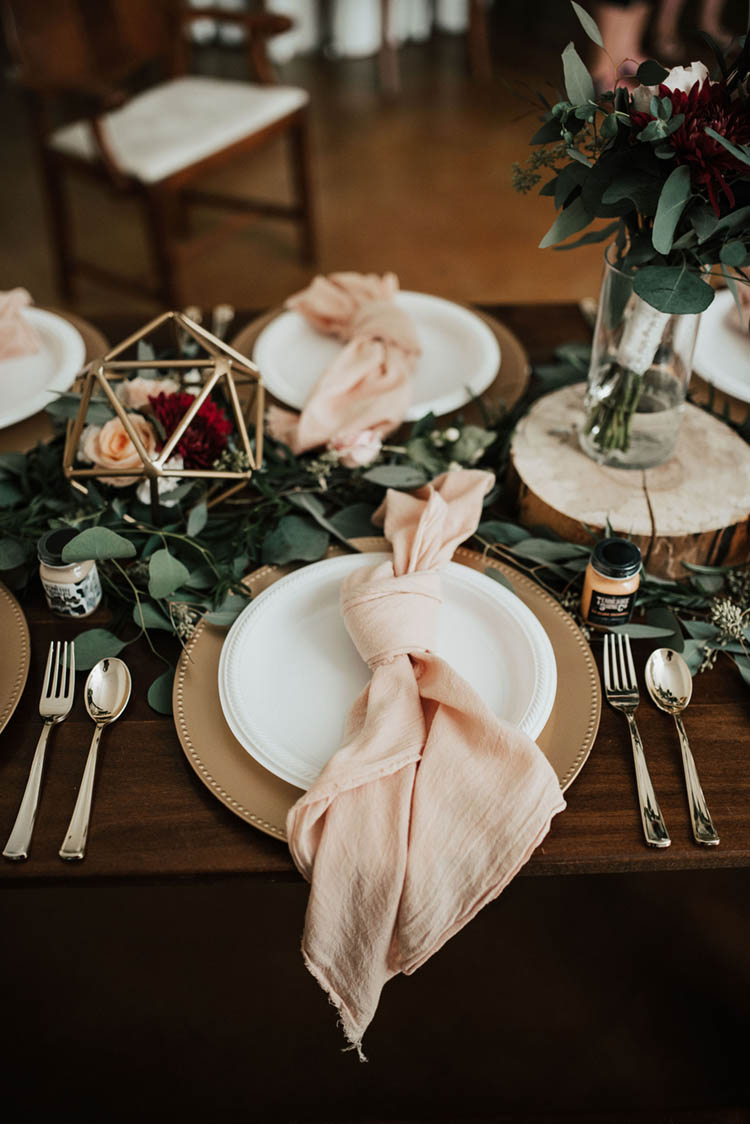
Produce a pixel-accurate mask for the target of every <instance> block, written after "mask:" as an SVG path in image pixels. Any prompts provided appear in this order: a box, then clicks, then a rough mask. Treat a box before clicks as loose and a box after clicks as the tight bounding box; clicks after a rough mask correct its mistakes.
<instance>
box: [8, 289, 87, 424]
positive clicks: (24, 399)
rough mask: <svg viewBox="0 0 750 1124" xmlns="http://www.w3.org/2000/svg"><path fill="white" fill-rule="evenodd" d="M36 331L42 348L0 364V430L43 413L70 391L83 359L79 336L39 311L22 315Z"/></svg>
mask: <svg viewBox="0 0 750 1124" xmlns="http://www.w3.org/2000/svg"><path fill="white" fill-rule="evenodd" d="M22 316H24V317H25V318H26V319H27V320H28V321H29V323H30V324H31V325H32V327H33V328H34V329H35V330H36V332H37V334H38V336H39V339H40V340H41V347H40V349H39V351H36V352H34V354H33V355H23V356H20V357H19V358H17V359H4V360H3V361H2V362H1V363H0V403H1V405H0V429H5V427H6V426H9V425H15V423H16V422H19V421H23V419H24V418H30V417H31V415H32V414H36V413H38V412H39V410H43V409H44V407H45V406H47V405H48V404H49V403H50V402H51V401H52V400H53V399H54V398H55V397H56V395H57V394H58V393H62V392H63V391H65V390H69V389H70V387H71V386H72V385H73V380H74V379H75V377H76V375H77V374H78V372H79V371H80V369H81V367H82V366H83V364H84V361H85V358H86V345H85V344H84V342H83V338H82V336H81V333H80V332H79V331H77V329H76V328H74V327H73V325H72V324H69V323H68V321H67V320H63V318H62V316H56V315H55V313H54V312H46V311H45V310H44V309H42V308H26V309H24V310H23V312H22Z"/></svg>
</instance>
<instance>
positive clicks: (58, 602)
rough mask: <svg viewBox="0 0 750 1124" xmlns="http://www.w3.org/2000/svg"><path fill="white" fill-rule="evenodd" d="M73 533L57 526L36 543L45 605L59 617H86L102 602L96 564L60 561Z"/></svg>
mask: <svg viewBox="0 0 750 1124" xmlns="http://www.w3.org/2000/svg"><path fill="white" fill-rule="evenodd" d="M77 534H78V531H76V530H74V529H73V528H72V527H61V528H59V529H58V530H56V531H47V532H46V533H45V534H43V535H42V537H41V538H40V540H39V542H38V543H37V554H38V556H39V577H40V578H41V580H42V588H43V589H44V595H45V597H46V598H47V604H48V605H49V607H50V609H51V610H52V612H53V613H59V615H60V616H62V617H87V616H88V615H89V614H90V613H93V611H94V609H95V608H96V607H97V605H98V604H99V602H100V601H101V599H102V585H101V582H100V580H99V571H98V570H97V568H96V562H93V561H86V562H63V557H62V551H63V547H64V546H65V544H66V543H69V542H70V540H71V539H74V538H75V537H76V535H77Z"/></svg>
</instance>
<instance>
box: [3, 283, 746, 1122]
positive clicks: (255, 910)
mask: <svg viewBox="0 0 750 1124" xmlns="http://www.w3.org/2000/svg"><path fill="white" fill-rule="evenodd" d="M485 310H486V311H488V312H490V313H491V314H492V315H494V316H495V317H497V318H498V319H499V320H501V321H502V322H503V323H504V324H505V325H506V326H507V327H509V328H510V329H511V330H512V331H514V332H515V333H516V334H517V336H518V337H519V338H520V339H521V340H522V342H523V343H524V345H525V346H526V348H527V350H528V352H529V355H530V358H531V360H532V362H537V361H542V360H549V358H550V356H551V354H552V352H553V349H554V348H555V347H556V346H557V345H559V344H561V343H563V342H568V341H573V340H577V341H584V340H585V339H587V338H588V328H587V327H586V324H585V323H584V321H583V319H582V318H581V316H580V314H579V312H578V310H577V307H576V306H575V305H572V304H571V305H544V306H535V305H526V306H520V305H519V306H501V307H491V308H485ZM249 315H250V314H249V313H248V314H246V317H245V318H246V319H249ZM98 326H99V327H101V329H102V330H103V331H104V332H105V333H106V334H107V335H108V336H109V338H110V339H111V340H113V341H114V340H116V339H118V338H120V336H121V335H124V334H125V333H126V332H127V331H129V330H132V329H133V328H134V327H135V326H136V325H135V323H134V319H133V317H132V316H131V317H126V316H114V315H113V316H111V317H106V318H105V317H102V318H101V321H100V323H98ZM2 450H3V442H2V433H1V432H0V451H2ZM23 609H24V612H25V614H26V617H27V621H28V624H29V629H30V634H31V669H30V674H29V678H28V682H27V685H26V689H25V691H24V694H23V697H22V699H21V702H20V704H19V706H18V708H17V710H16V712H15V714H14V715H13V717H12V719H11V720H10V722H9V723H8V725H7V726H6V728H5V729H4V730H3V732H2V734H1V735H0V832H5V833H6V834H7V833H8V832H9V831H10V827H11V825H12V823H13V819H14V817H15V813H16V809H17V806H18V803H19V801H20V798H21V794H22V792H23V787H24V784H25V781H26V777H27V774H28V770H29V766H30V763H31V757H32V755H33V751H34V747H35V744H36V740H37V737H38V733H39V729H40V722H39V717H38V698H39V690H40V683H41V676H42V672H43V668H44V662H45V659H46V654H47V649H48V646H49V643H50V641H51V640H52V639H55V640H63V639H72V638H73V637H74V636H75V635H76V633H77V632H78V631H80V630H81V629H82V627H90V626H91V625H92V624H93V625H98V624H102V625H103V624H105V623H106V620H107V610H106V608H103V609H100V610H98V611H97V614H96V615H95V616H94V617H93V618H91V619H89V620H88V621H86V622H85V624H82V623H81V622H80V621H66V620H64V619H62V618H58V617H53V616H52V615H51V614H50V613H49V611H48V610H47V608H46V606H45V605H44V604H43V601H42V598H41V593H40V591H39V589H38V588H37V587H36V585H34V586H33V587H32V589H31V591H30V593H29V595H28V598H27V599H26V600H24V601H23ZM0 642H1V639H0ZM592 646H593V650H594V653H595V656H596V659H597V661H598V662H599V663H600V660H601V644H600V643H599V642H597V641H594V642H593V645H592ZM650 650H651V647H650V645H649V644H647V643H646V642H645V641H637V642H635V643H634V654H635V662H636V669H637V673H638V678H639V681H640V683H641V685H643V682H644V680H643V667H644V662H645V660H646V658H647V656H648V654H649V652H650ZM123 657H124V658H125V659H126V661H127V662H128V664H129V666H130V669H131V672H132V675H133V695H132V699H131V702H130V704H129V706H128V709H127V711H126V713H125V715H124V717H123V718H122V719H121V720H120V721H119V722H117V723H115V724H114V725H113V726H112V727H111V728H110V729H108V730H107V731H106V733H105V738H104V743H103V755H102V757H101V759H100V764H99V773H98V778H97V784H96V791H95V796H94V807H93V816H92V827H91V833H90V836H89V843H88V853H87V855H86V858H85V860H84V861H83V862H79V863H65V862H63V861H61V860H60V859H59V857H58V854H57V852H58V849H59V847H60V844H61V842H62V839H63V836H64V834H65V829H66V826H67V823H68V820H69V818H70V814H71V812H72V808H73V804H74V802H75V797H76V793H77V790H78V785H79V783H80V779H81V774H82V771H83V765H84V760H85V755H86V752H87V748H88V742H89V738H90V734H91V732H92V726H91V722H90V720H89V719H88V718H87V716H86V713H85V710H84V705H83V698H82V690H81V685H82V680H83V677H82V676H79V690H78V693H77V697H76V701H75V704H74V707H73V710H72V713H71V715H70V717H69V719H68V720H67V721H65V722H64V723H62V725H61V726H59V727H58V728H56V729H55V731H54V732H53V734H52V738H51V744H50V751H49V757H48V762H47V770H46V779H45V783H44V788H43V793H42V800H41V805H40V810H39V815H38V820H37V824H36V829H35V834H34V840H33V846H32V852H31V856H30V858H29V860H28V861H27V862H24V863H12V862H7V861H3V862H2V863H0V883H1V887H0V901H1V902H2V907H1V909H2V915H1V917H0V934H1V936H0V941H1V943H0V947H2V949H3V956H2V968H1V969H0V978H2V991H1V992H0V994H1V995H2V1012H3V1015H2V1019H0V1024H1V1025H2V1030H0V1057H1V1058H2V1059H3V1069H4V1070H5V1082H4V1085H5V1091H4V1093H3V1101H4V1102H5V1103H6V1105H7V1104H8V1103H9V1102H8V1098H10V1104H11V1105H13V1106H17V1107H16V1111H17V1112H18V1111H20V1110H21V1109H24V1110H25V1111H31V1109H32V1108H33V1109H34V1110H35V1111H37V1112H38V1113H39V1114H41V1113H42V1112H50V1113H52V1112H54V1113H55V1114H56V1116H58V1117H59V1118H60V1119H65V1118H67V1117H68V1115H69V1116H70V1117H71V1118H72V1115H73V1113H74V1112H75V1114H76V1116H77V1118H78V1119H81V1118H83V1119H88V1118H91V1119H101V1120H104V1119H106V1120H117V1121H119V1120H121V1119H122V1120H126V1119H127V1120H150V1119H152V1118H153V1119H157V1118H159V1119H163V1118H168V1119H172V1118H175V1119H176V1118H178V1117H180V1118H182V1119H187V1120H191V1119H194V1118H195V1119H199V1118H200V1119H204V1118H205V1119H208V1118H211V1119H219V1120H221V1119H230V1118H231V1119H233V1120H234V1119H236V1120H259V1121H265V1120H277V1119H279V1120H289V1121H291V1120H308V1119H310V1120H313V1119H314V1120H332V1121H333V1120H412V1119H414V1120H417V1119H419V1120H451V1121H461V1120H470V1119H486V1120H490V1119H491V1120H508V1121H510V1120H527V1119H528V1120H539V1121H542V1120H544V1121H548V1120H549V1121H557V1120H558V1119H559V1120H563V1119H566V1120H568V1119H576V1120H591V1121H594V1120H603V1121H608V1120H610V1119H611V1120H612V1121H614V1120H630V1119H633V1120H644V1121H645V1120H649V1121H664V1122H666V1121H667V1120H670V1121H671V1120H674V1121H681V1120H684V1121H685V1122H687V1121H701V1122H703V1121H705V1122H709V1121H711V1122H714V1121H716V1122H732V1124H734V1122H735V1121H740V1120H750V1067H748V1065H747V1053H746V1045H747V1041H748V1039H749V1037H750V939H748V937H749V934H750V721H749V719H750V693H749V692H748V689H747V686H746V685H745V684H743V681H742V679H741V676H740V674H739V673H738V671H737V670H736V668H735V667H734V665H733V664H732V663H731V662H730V660H729V659H728V658H726V657H724V658H720V659H719V660H718V661H717V664H716V666H715V668H714V669H713V670H711V671H709V672H706V673H704V674H702V675H698V676H696V678H695V680H694V693H693V700H692V702H691V704H690V708H689V710H688V711H687V714H686V716H685V723H686V726H687V729H688V732H689V736H690V741H691V745H692V748H693V751H694V754H695V758H696V763H697V766H698V771H699V773H700V777H701V780H702V783H703V788H704V791H705V795H706V799H707V802H708V806H709V808H710V810H711V814H712V817H713V819H714V822H715V823H716V826H717V829H718V831H719V834H720V836H721V843H720V845H719V846H718V847H710V848H709V847H699V846H697V845H696V844H695V843H694V842H693V840H692V836H691V831H690V822H689V815H688V807H687V803H686V796H685V786H684V780H683V773H682V766H681V761H680V754H679V745H678V740H677V736H676V731H675V728H674V725H673V723H672V720H671V719H670V718H669V717H668V716H667V715H665V714H663V713H661V712H660V711H658V710H656V708H655V707H654V706H652V705H651V704H650V702H649V701H648V700H647V699H646V697H645V690H644V689H643V687H642V702H641V706H640V709H639V711H638V721H639V726H640V730H641V735H642V737H643V741H644V745H645V750H646V756H647V759H648V764H649V768H650V771H651V775H652V779H653V782H654V786H655V789H656V792H657V795H658V799H659V802H660V804H661V808H662V812H663V813H664V817H665V820H666V822H667V824H668V826H669V830H670V833H671V836H672V845H671V846H670V847H669V848H668V849H666V850H654V849H650V848H648V847H647V846H645V844H644V841H643V836H642V832H641V826H640V820H639V814H638V805H637V798H636V792H635V783H634V774H633V763H632V756H631V749H630V740H629V736H628V731H627V726H626V723H625V721H624V720H623V718H622V716H621V715H619V714H617V713H615V711H613V710H612V709H611V708H609V707H608V706H607V705H606V703H605V704H604V706H603V711H602V715H601V723H600V727H599V732H598V735H597V737H596V741H595V744H594V746H593V749H592V752H591V754H590V757H589V759H588V761H587V762H586V764H585V766H584V768H583V770H582V771H581V773H580V775H579V776H578V777H577V779H576V780H575V782H574V783H573V785H572V786H571V787H570V789H569V790H568V792H567V794H566V799H567V809H566V810H565V812H564V813H562V814H561V815H559V816H558V817H557V818H556V819H555V820H554V822H553V824H552V828H551V831H550V833H549V835H548V836H547V838H546V839H545V840H544V842H543V844H542V845H541V846H540V848H539V849H538V850H537V852H536V853H535V854H534V855H533V856H532V858H531V860H530V861H529V863H528V864H527V866H526V867H525V868H524V870H523V871H522V873H521V875H520V876H519V877H518V878H517V879H516V880H515V881H514V882H513V883H512V885H511V886H510V887H508V888H507V889H506V890H505V891H504V893H503V894H502V895H501V897H500V898H499V899H497V900H496V901H495V902H493V903H491V904H490V905H489V906H487V907H486V908H485V909H484V910H483V911H482V912H481V913H480V914H479V915H478V917H477V918H475V919H474V920H473V921H472V922H471V924H470V925H469V926H467V928H466V929H464V930H463V931H462V932H461V933H459V934H458V935H457V936H456V937H454V939H453V940H451V941H450V942H449V943H448V944H447V945H446V946H445V947H444V948H443V949H442V950H441V951H440V952H439V953H438V954H437V955H436V956H434V957H433V958H432V959H431V960H430V961H429V962H428V963H427V964H426V965H425V966H424V967H423V968H421V969H420V970H419V971H418V972H417V973H416V974H415V975H414V976H413V977H408V978H406V977H398V978H396V979H394V980H393V981H392V982H391V983H389V984H388V986H387V987H386V989H385V991H384V993H383V997H382V999H381V1003H380V1008H379V1010H378V1013H377V1015H376V1017H375V1020H374V1022H373V1025H372V1027H371V1028H370V1030H369V1032H368V1034H367V1036H366V1039H365V1052H366V1054H367V1055H368V1058H369V1064H367V1065H362V1064H360V1063H359V1062H358V1061H357V1058H356V1055H354V1054H352V1053H348V1052H342V1046H343V1042H342V1040H341V1036H340V1032H339V1031H338V1030H337V1028H336V1018H335V1012H334V1010H333V1008H332V1007H330V1006H329V1005H328V1003H327V1001H326V999H325V997H324V996H323V994H322V992H321V991H320V990H319V988H318V986H317V984H316V983H315V982H314V980H313V979H312V977H311V976H309V975H308V974H307V972H306V970H305V968H304V966H303V963H302V958H301V955H300V951H299V942H300V935H301V932H302V926H303V922H304V911H305V902H306V895H307V886H306V884H305V883H304V882H303V880H302V879H301V877H300V876H299V875H298V873H297V872H296V870H295V868H294V865H293V863H292V861H291V859H290V856H289V853H288V850H287V848H286V846H285V844H284V843H283V842H280V841H278V840H276V839H273V838H270V837H269V836H266V835H263V834H261V833H260V832H258V831H256V830H254V829H253V828H252V827H251V826H249V825H248V824H247V823H245V822H244V821H242V820H241V819H239V818H238V817H236V816H235V815H233V813H232V812H231V811H230V810H229V809H228V808H226V807H225V806H224V805H223V804H222V803H220V802H219V801H218V800H217V799H215V798H214V796H213V795H212V794H211V792H210V791H209V790H208V789H207V788H206V787H205V786H204V785H203V784H202V783H201V781H200V780H199V779H198V777H197V776H196V774H195V773H194V772H193V770H192V768H191V767H190V765H189V764H188V762H187V760H186V759H185V756H184V754H183V752H182V749H181V747H180V743H179V740H178V738H177V734H176V732H175V728H174V724H173V721H172V719H171V718H169V717H164V716H160V715H159V714H157V713H155V712H154V711H153V710H151V709H150V707H149V706H148V704H147V701H146V691H147V689H148V686H149V684H150V683H151V682H152V680H153V679H154V678H155V677H156V676H157V675H158V674H159V673H160V671H161V670H163V665H161V664H160V663H159V661H158V660H157V659H156V658H155V657H154V655H153V654H152V653H151V652H150V651H149V650H148V648H147V646H146V645H145V644H144V643H143V642H142V641H139V642H137V643H135V644H134V645H132V646H131V647H128V648H127V649H126V650H125V652H124V653H123ZM290 705H293V700H290ZM21 1118H22V1117H21V1116H19V1115H16V1116H13V1115H10V1116H8V1117H7V1119H9V1120H11V1119H14V1120H15V1119H21ZM24 1118H25V1117H24Z"/></svg>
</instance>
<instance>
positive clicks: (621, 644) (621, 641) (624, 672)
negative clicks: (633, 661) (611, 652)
mask: <svg viewBox="0 0 750 1124" xmlns="http://www.w3.org/2000/svg"><path fill="white" fill-rule="evenodd" d="M617 648H618V652H619V656H620V674H621V676H622V686H623V690H625V691H631V690H633V688H634V687H635V683H631V681H630V673H629V672H628V665H627V661H626V659H625V637H624V636H623V635H622V633H621V632H620V633H618V635H617Z"/></svg>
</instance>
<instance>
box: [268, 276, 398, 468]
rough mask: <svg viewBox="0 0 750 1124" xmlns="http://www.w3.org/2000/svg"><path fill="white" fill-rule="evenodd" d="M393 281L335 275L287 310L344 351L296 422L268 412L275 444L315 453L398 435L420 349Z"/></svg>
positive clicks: (283, 414) (294, 299) (296, 299)
mask: <svg viewBox="0 0 750 1124" xmlns="http://www.w3.org/2000/svg"><path fill="white" fill-rule="evenodd" d="M397 292H398V278H397V277H396V276H395V275H394V274H393V273H386V274H385V275H384V276H383V277H377V276H376V275H375V274H374V273H368V274H361V273H332V274H331V276H330V277H316V278H315V280H314V281H313V282H312V284H311V285H309V286H308V288H307V289H305V290H304V291H303V292H301V293H298V294H297V295H296V296H293V297H290V298H289V300H288V301H287V302H286V305H287V308H293V309H296V310H297V311H298V312H300V313H301V314H302V316H304V317H305V319H306V320H308V321H309V322H310V324H311V325H312V326H313V327H314V328H315V329H316V330H317V331H319V332H323V333H324V334H326V335H330V336H337V337H338V338H339V339H341V340H344V341H345V343H346V346H345V347H344V349H343V350H342V351H341V352H340V354H339V355H338V356H337V357H336V359H335V360H334V361H333V363H332V364H331V366H330V367H329V368H328V369H327V370H326V371H324V372H323V374H322V375H321V377H320V378H319V379H318V381H317V383H316V384H315V386H314V387H313V389H312V391H311V393H310V397H309V399H308V400H307V402H306V404H305V408H304V409H303V411H302V413H301V414H293V413H290V411H289V410H282V409H279V407H277V406H272V407H271V408H270V409H269V411H268V429H269V432H270V433H271V436H272V437H275V438H276V439H277V440H278V441H283V442H284V443H285V444H287V445H289V447H290V448H291V450H292V452H294V453H304V452H305V451H306V450H307V449H314V448H316V446H318V445H327V444H331V443H336V444H337V445H338V446H340V447H342V448H348V447H349V446H351V445H355V444H357V442H358V439H359V438H360V435H361V434H362V433H368V434H374V435H375V436H376V437H378V438H382V437H383V436H384V435H385V434H386V433H391V432H392V431H393V430H394V429H397V428H398V426H399V425H400V424H401V422H402V421H403V420H404V417H405V416H406V411H407V410H408V408H409V402H410V399H411V388H410V382H411V375H412V372H413V371H414V367H415V365H416V361H417V358H418V356H419V351H420V349H419V343H418V342H417V337H416V333H415V331H414V327H413V325H412V323H411V320H410V319H409V317H408V316H407V315H406V313H405V312H404V311H403V309H400V308H399V307H398V305H396V304H395V303H394V300H393V298H394V296H395V294H396V293H397Z"/></svg>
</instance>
